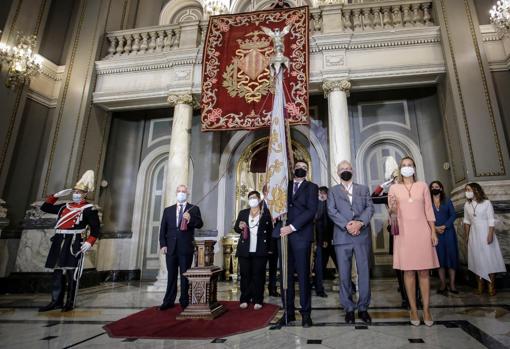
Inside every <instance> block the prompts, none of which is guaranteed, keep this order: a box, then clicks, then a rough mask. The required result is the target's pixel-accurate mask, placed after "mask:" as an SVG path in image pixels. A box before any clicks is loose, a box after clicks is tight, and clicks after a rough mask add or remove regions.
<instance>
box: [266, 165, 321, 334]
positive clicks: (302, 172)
mask: <svg viewBox="0 0 510 349" xmlns="http://www.w3.org/2000/svg"><path fill="white" fill-rule="evenodd" d="M307 171H308V164H307V163H306V162H305V161H302V160H299V161H296V164H295V166H294V179H293V180H292V181H290V182H289V188H288V197H287V207H288V212H287V221H286V222H285V223H286V225H285V226H282V223H281V222H280V223H279V224H278V226H279V227H281V228H280V229H278V227H276V228H275V229H274V230H273V236H274V237H278V235H280V236H286V235H288V254H287V256H288V263H287V266H288V269H287V270H288V280H287V281H288V283H287V294H286V295H285V294H284V292H283V287H282V296H283V297H282V301H283V302H286V303H287V304H286V305H285V303H284V308H285V309H286V312H287V313H286V314H284V315H283V317H282V318H281V319H280V321H279V324H280V325H282V326H284V325H287V324H288V323H289V322H291V321H295V319H296V317H295V307H294V298H295V290H294V273H297V274H298V281H299V302H300V305H301V316H302V325H303V327H310V326H312V319H311V317H310V313H311V311H312V305H311V285H310V251H311V246H312V241H313V220H314V218H315V213H316V211H317V201H318V196H317V195H318V187H317V185H316V184H314V183H312V182H308V181H307V180H306V174H307ZM278 251H279V253H280V264H281V263H282V262H281V260H282V259H281V239H279V240H278ZM280 270H281V266H280ZM280 284H281V285H283V283H282V281H281V278H280Z"/></svg>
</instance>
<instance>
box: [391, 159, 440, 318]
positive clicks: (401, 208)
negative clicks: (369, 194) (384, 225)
mask: <svg viewBox="0 0 510 349" xmlns="http://www.w3.org/2000/svg"><path fill="white" fill-rule="evenodd" d="M399 169H400V175H401V177H402V178H401V180H400V181H399V182H398V183H399V184H393V185H392V186H391V187H390V191H389V195H388V197H389V204H390V210H391V212H394V213H395V212H396V213H397V217H398V227H399V233H398V235H394V237H393V239H394V240H393V268H394V269H400V270H403V271H404V283H405V286H406V291H407V295H408V297H409V306H410V307H411V311H410V314H409V317H410V320H411V324H412V325H414V326H418V325H419V324H420V318H419V316H418V309H417V307H416V272H417V273H418V279H419V284H420V291H421V295H422V303H423V320H424V322H425V325H427V326H432V325H433V324H434V322H433V321H432V316H431V315H430V309H429V302H430V280H429V270H430V269H435V268H439V260H438V258H437V254H436V249H435V246H436V245H437V235H436V228H435V224H434V222H435V220H436V218H435V216H434V211H433V210H432V202H431V199H430V192H429V188H428V186H427V183H425V182H417V181H416V176H415V172H416V171H415V169H416V166H415V164H414V160H413V159H412V158H410V157H404V158H402V160H400V165H399Z"/></svg>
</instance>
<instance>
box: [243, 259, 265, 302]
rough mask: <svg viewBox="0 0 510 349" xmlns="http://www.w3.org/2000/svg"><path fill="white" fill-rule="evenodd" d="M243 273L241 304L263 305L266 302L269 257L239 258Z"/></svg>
mask: <svg viewBox="0 0 510 349" xmlns="http://www.w3.org/2000/svg"><path fill="white" fill-rule="evenodd" d="M237 259H238V261H239V269H240V272H241V298H240V302H241V303H249V302H253V303H255V304H262V301H263V300H264V284H265V281H266V262H267V257H259V256H255V255H254V254H253V253H250V254H249V256H248V257H237Z"/></svg>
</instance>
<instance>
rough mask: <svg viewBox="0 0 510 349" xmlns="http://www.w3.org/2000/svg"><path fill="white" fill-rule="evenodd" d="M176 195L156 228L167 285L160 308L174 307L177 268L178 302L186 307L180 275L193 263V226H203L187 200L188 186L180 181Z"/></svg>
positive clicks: (185, 288)
mask: <svg viewBox="0 0 510 349" xmlns="http://www.w3.org/2000/svg"><path fill="white" fill-rule="evenodd" d="M176 194H177V204H176V205H172V206H170V207H167V208H165V211H164V212H163V218H162V219H161V228H160V231H159V244H160V246H161V252H162V253H164V254H165V255H166V269H167V271H168V284H167V287H166V293H165V298H164V299H163V304H161V306H160V307H159V309H160V310H166V309H170V308H172V307H173V306H174V303H175V298H176V296H177V268H179V272H180V275H181V296H180V298H179V303H180V304H181V306H182V308H186V307H187V306H188V304H189V298H188V288H189V283H188V278H187V277H185V276H184V275H182V274H183V273H185V272H186V271H187V270H188V269H189V268H190V267H191V263H192V262H193V252H194V249H195V247H194V245H193V240H194V233H195V229H200V228H202V226H203V225H204V223H203V222H202V217H201V215H200V209H199V208H198V206H195V205H192V204H190V203H188V202H187V196H188V188H187V187H186V186H185V185H183V184H181V185H179V186H178V187H177V192H176Z"/></svg>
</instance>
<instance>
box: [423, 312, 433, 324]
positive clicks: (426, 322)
mask: <svg viewBox="0 0 510 349" xmlns="http://www.w3.org/2000/svg"><path fill="white" fill-rule="evenodd" d="M429 315H430V312H429ZM423 322H424V323H425V326H427V327H432V325H434V320H432V316H430V320H425V312H423Z"/></svg>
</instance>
